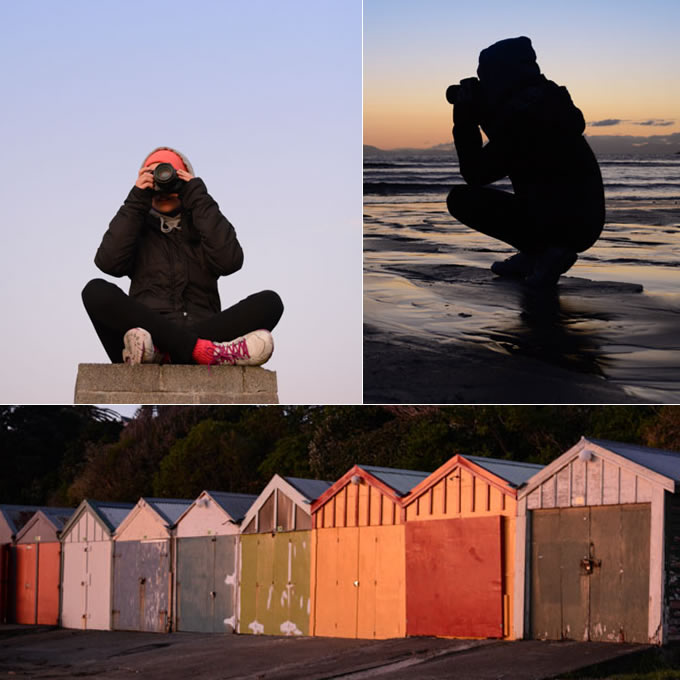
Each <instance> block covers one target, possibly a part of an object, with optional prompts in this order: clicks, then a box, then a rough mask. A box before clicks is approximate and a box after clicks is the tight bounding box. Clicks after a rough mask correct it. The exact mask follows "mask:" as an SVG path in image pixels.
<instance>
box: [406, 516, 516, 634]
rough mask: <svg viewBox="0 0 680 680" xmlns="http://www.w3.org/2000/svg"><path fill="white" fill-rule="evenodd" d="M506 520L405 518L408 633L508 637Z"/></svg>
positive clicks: (486, 518)
mask: <svg viewBox="0 0 680 680" xmlns="http://www.w3.org/2000/svg"><path fill="white" fill-rule="evenodd" d="M501 521H502V518H501V517H500V516H499V515H496V516H489V517H471V518H465V519H444V520H435V521H420V522H407V523H406V581H407V584H408V589H407V593H406V618H407V621H408V623H407V627H406V633H407V635H438V636H445V637H480V638H501V637H503V589H502V550H501V537H502V533H501Z"/></svg>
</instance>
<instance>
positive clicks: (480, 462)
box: [403, 454, 543, 505]
mask: <svg viewBox="0 0 680 680" xmlns="http://www.w3.org/2000/svg"><path fill="white" fill-rule="evenodd" d="M456 468H465V469H466V470H468V472H470V473H471V474H473V475H476V476H478V477H482V478H484V479H485V480H486V482H487V483H489V484H491V485H492V486H494V487H496V488H497V489H498V490H499V491H501V493H505V494H507V495H510V496H512V497H513V498H515V497H516V493H517V492H516V487H517V486H519V485H520V484H521V483H523V482H525V481H526V480H527V479H529V478H530V477H532V476H533V475H535V474H536V473H537V472H538V471H540V470H542V469H543V465H534V464H532V463H519V462H516V461H512V460H504V459H499V458H486V457H484V456H464V455H462V454H456V455H454V456H453V457H451V458H449V460H447V461H446V462H445V463H443V464H442V465H440V466H439V467H438V468H437V469H436V470H435V471H434V472H433V473H432V474H430V475H428V476H427V477H426V478H425V479H424V480H423V481H421V482H420V483H419V484H417V485H416V486H414V487H413V489H411V491H410V493H409V494H408V496H407V497H405V498H404V501H403V502H404V504H405V505H409V504H410V503H412V502H413V501H415V500H416V499H417V498H418V497H420V496H421V495H422V494H423V493H424V492H425V491H427V490H428V489H430V488H431V487H433V486H435V485H436V484H438V483H439V482H440V481H441V480H442V479H444V478H445V477H446V476H447V475H449V474H450V473H451V472H452V471H453V470H455V469H456Z"/></svg>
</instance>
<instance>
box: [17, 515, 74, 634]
mask: <svg viewBox="0 0 680 680" xmlns="http://www.w3.org/2000/svg"><path fill="white" fill-rule="evenodd" d="M72 513H73V509H65V508H44V509H43V510H38V511H37V512H36V513H34V514H33V517H31V519H29V520H28V522H26V524H25V525H24V527H23V529H21V531H19V533H18V534H17V536H16V545H15V546H14V552H15V557H14V566H15V570H16V571H15V574H16V582H15V583H16V591H15V597H16V600H15V616H14V621H15V622H16V623H24V624H44V625H50V626H56V625H57V624H58V622H59V583H60V580H61V578H60V577H61V571H60V570H61V544H60V543H59V534H60V532H61V530H62V528H63V527H64V525H65V524H66V522H68V520H69V518H70V516H71V514H72Z"/></svg>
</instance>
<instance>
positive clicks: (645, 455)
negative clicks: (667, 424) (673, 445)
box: [584, 437, 680, 482]
mask: <svg viewBox="0 0 680 680" xmlns="http://www.w3.org/2000/svg"><path fill="white" fill-rule="evenodd" d="M584 439H585V440H586V441H588V442H591V443H593V444H596V445H597V446H601V447H602V448H604V449H608V450H609V451H613V452H614V453H618V454H619V455H620V456H623V457H624V458H627V459H628V460H630V461H632V462H633V463H637V464H638V465H643V466H644V467H646V468H649V469H650V470H653V471H654V472H658V473H659V474H660V475H664V476H666V477H669V478H670V479H672V480H674V481H675V482H680V453H678V452H676V451H665V450H663V449H651V448H649V447H647V446H638V445H637V444H625V443H623V442H612V441H609V440H607V439H591V438H590V437H584Z"/></svg>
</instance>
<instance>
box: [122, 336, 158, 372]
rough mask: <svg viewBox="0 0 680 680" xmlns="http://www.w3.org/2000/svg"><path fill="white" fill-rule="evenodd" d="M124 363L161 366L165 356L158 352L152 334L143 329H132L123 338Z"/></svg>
mask: <svg viewBox="0 0 680 680" xmlns="http://www.w3.org/2000/svg"><path fill="white" fill-rule="evenodd" d="M123 344H124V345H125V349H124V350H123V361H124V362H125V363H126V364H160V363H161V359H162V358H163V355H162V354H161V353H160V352H159V351H158V350H156V348H155V347H154V345H153V340H152V339H151V333H149V331H147V330H144V329H143V328H131V329H130V330H129V331H128V332H127V333H126V334H125V335H124V336H123Z"/></svg>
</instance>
